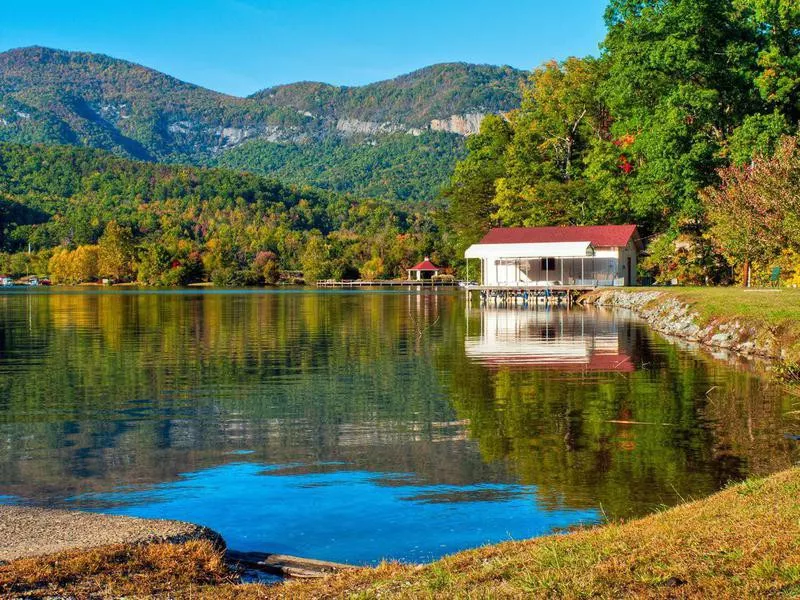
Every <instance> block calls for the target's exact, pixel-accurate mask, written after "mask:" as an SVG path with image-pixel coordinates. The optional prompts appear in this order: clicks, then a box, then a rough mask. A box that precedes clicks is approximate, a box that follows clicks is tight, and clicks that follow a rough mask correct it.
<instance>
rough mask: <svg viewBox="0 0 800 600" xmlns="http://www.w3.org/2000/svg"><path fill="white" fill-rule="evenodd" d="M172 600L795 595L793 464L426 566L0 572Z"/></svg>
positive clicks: (62, 564) (797, 526)
mask: <svg viewBox="0 0 800 600" xmlns="http://www.w3.org/2000/svg"><path fill="white" fill-rule="evenodd" d="M56 593H58V594H59V595H61V596H71V597H76V598H88V597H119V596H127V597H174V598H293V599H294V598H300V599H302V598H387V597H391V598H415V599H416V598H454V597H456V598H498V597H509V598H554V597H555V598H585V597H597V598H625V597H635V598H673V597H681V598H748V597H749V598H760V597H765V596H777V597H791V596H800V469H792V470H790V471H786V472H783V473H779V474H777V475H773V476H771V477H769V478H766V479H753V480H749V481H746V482H744V483H742V484H739V485H736V486H734V487H731V488H729V489H727V490H725V491H723V492H720V493H719V494H715V495H714V496H711V497H709V498H706V499H704V500H700V501H697V502H693V503H690V504H685V505H682V506H679V507H677V508H674V509H671V510H667V511H664V512H661V513H658V514H655V515H652V516H650V517H647V518H645V519H641V520H637V521H631V522H629V523H624V524H612V525H607V526H604V527H599V528H596V529H589V530H583V531H578V532H574V533H571V534H568V535H557V536H549V537H545V538H539V539H536V540H531V541H527V542H514V543H507V544H501V545H497V546H488V547H485V548H481V549H478V550H473V551H469V552H463V553H460V554H456V555H453V556H451V557H448V558H445V559H443V560H441V561H438V562H436V563H433V564H431V565H428V566H425V567H408V566H401V565H397V564H385V565H382V566H381V567H379V568H377V569H362V570H358V571H352V572H346V573H342V574H340V575H336V576H332V577H330V578H327V579H325V580H320V581H316V582H310V583H305V582H289V583H286V584H283V585H277V586H271V587H267V586H258V585H238V584H235V583H234V582H233V575H232V574H231V573H230V572H229V571H228V570H227V568H226V567H225V565H224V563H223V561H222V557H221V555H220V554H219V552H218V551H216V550H214V549H213V547H212V546H211V545H210V544H209V543H207V542H190V543H188V544H185V545H182V546H173V545H169V544H160V545H153V546H140V547H120V546H118V547H111V548H103V549H99V550H92V551H90V552H82V553H77V552H76V553H67V554H61V555H58V556H53V557H47V558H39V559H22V560H18V561H15V562H13V563H10V564H8V565H5V566H2V567H0V594H2V595H3V596H4V597H7V596H12V597H14V596H22V597H42V598H43V597H52V596H53V595H54V594H56Z"/></svg>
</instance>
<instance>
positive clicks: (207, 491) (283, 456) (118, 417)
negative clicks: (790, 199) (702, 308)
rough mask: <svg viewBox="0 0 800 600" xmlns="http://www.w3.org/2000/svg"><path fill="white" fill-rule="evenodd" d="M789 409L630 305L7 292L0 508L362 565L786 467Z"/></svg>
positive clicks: (455, 297)
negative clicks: (40, 510) (77, 514)
mask: <svg viewBox="0 0 800 600" xmlns="http://www.w3.org/2000/svg"><path fill="white" fill-rule="evenodd" d="M797 402H798V401H797V398H795V397H791V396H787V395H785V394H783V393H782V392H781V389H780V388H779V387H777V386H774V385H771V384H768V383H765V382H763V381H761V380H759V379H758V378H756V377H754V376H752V375H749V374H747V373H746V372H744V371H742V370H734V369H732V368H731V367H729V366H726V364H723V363H721V362H718V361H714V360H713V359H711V358H710V357H708V356H706V355H704V354H700V353H693V352H690V351H686V350H681V349H679V348H678V347H677V346H675V345H674V344H671V343H668V342H666V341H664V340H663V339H661V338H659V337H658V336H656V335H654V334H652V333H651V332H650V331H649V330H647V328H646V327H644V326H642V325H641V324H639V323H638V322H636V321H632V320H630V319H629V318H628V317H626V316H625V315H623V314H620V313H611V312H600V311H581V310H574V311H571V312H566V311H558V310H554V311H544V310H539V311H534V310H523V309H484V310H480V309H477V308H471V309H469V310H468V309H467V306H466V304H465V301H464V299H463V297H462V296H461V295H459V294H455V293H452V294H451V293H441V294H426V295H413V294H404V293H363V292H359V293H337V292H327V293H324V292H304V291H303V292H299V291H282V292H261V291H259V292H252V291H251V292H248V291H245V292H238V293H237V292H190V293H189V292H184V293H180V292H178V293H175V292H164V293H156V292H134V291H130V292H110V291H89V292H69V291H63V290H62V291H58V290H52V291H42V292H31V293H29V292H26V291H20V292H8V293H4V294H0V501H5V502H19V503H35V504H44V505H52V506H63V507H71V508H83V509H90V510H104V511H111V512H116V513H121V514H130V515H140V516H148V517H167V518H176V519H184V520H189V521H195V522H199V523H203V524H205V525H208V526H210V527H212V528H214V529H216V530H217V531H219V532H221V533H222V534H223V536H224V537H225V538H226V540H227V542H228V544H229V546H231V547H232V548H235V549H238V550H263V551H271V552H285V553H290V554H296V555H301V556H311V557H317V558H323V559H330V560H338V561H346V562H353V563H365V564H366V563H375V562H377V561H379V560H380V559H382V558H395V559H400V560H406V561H429V560H431V559H434V558H436V557H438V556H441V555H442V554H447V553H451V552H454V551H457V550H460V549H463V548H468V547H473V546H479V545H482V544H485V543H488V542H497V541H501V540H507V539H520V538H525V537H531V536H535V535H539V534H544V533H548V532H551V531H554V530H559V529H563V528H566V527H569V526H573V525H576V524H586V523H593V522H598V521H600V520H602V518H603V515H608V516H609V517H611V518H617V517H630V516H635V515H641V514H645V513H647V512H650V511H653V510H655V509H658V508H660V507H662V506H664V505H672V504H675V503H676V502H679V501H680V500H681V499H687V498H696V497H701V496H704V495H707V494H709V493H712V492H714V491H715V490H717V489H719V488H720V487H722V486H724V485H726V483H727V482H729V481H731V480H736V479H740V478H742V477H745V476H747V475H748V474H751V473H756V474H764V473H769V472H772V471H775V470H778V469H782V468H785V467H788V466H790V465H791V464H793V463H794V462H796V461H797V460H798V458H799V456H800V452H799V451H798V447H797V442H795V441H794V440H793V438H792V436H794V435H798V434H800V419H798V418H797V413H795V412H794V411H796V410H797V409H798V408H800V406H798V404H797Z"/></svg>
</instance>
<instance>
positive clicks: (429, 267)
mask: <svg viewBox="0 0 800 600" xmlns="http://www.w3.org/2000/svg"><path fill="white" fill-rule="evenodd" d="M409 271H441V269H440V268H439V267H437V266H436V265H435V264H433V263H432V262H431V261H430V260H429V259H427V258H426V259H425V260H423V261H422V262H421V263H419V264H418V265H417V266H415V267H411V268H410V269H409Z"/></svg>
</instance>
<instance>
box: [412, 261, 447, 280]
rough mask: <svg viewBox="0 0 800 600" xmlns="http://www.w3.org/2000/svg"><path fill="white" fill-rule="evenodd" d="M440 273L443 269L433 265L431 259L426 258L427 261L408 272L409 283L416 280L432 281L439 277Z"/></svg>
mask: <svg viewBox="0 0 800 600" xmlns="http://www.w3.org/2000/svg"><path fill="white" fill-rule="evenodd" d="M439 271H441V269H440V268H439V267H437V266H436V265H435V264H433V263H432V262H431V259H430V258H428V257H427V256H426V257H425V260H423V261H422V262H421V263H419V264H418V265H415V266H413V267H411V268H410V269H409V270H408V279H409V281H411V280H413V279H416V280H417V281H421V280H423V279H430V278H432V277H434V276H435V275H438V274H439ZM415 276H416V277H415Z"/></svg>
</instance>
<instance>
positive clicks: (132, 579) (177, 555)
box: [0, 541, 234, 598]
mask: <svg viewBox="0 0 800 600" xmlns="http://www.w3.org/2000/svg"><path fill="white" fill-rule="evenodd" d="M233 580H234V578H233V575H232V574H231V572H230V571H229V570H228V568H227V567H226V565H225V562H224V560H223V557H222V554H221V553H220V552H219V551H218V550H216V549H215V548H214V547H213V545H212V544H211V543H210V542H208V541H191V542H187V543H185V544H182V545H176V544H148V545H142V546H125V545H116V546H105V547H102V548H96V549H92V550H85V551H71V552H62V553H59V554H54V555H51V556H47V557H43V558H22V559H19V560H16V561H13V562H11V563H9V564H7V565H2V566H0V595H2V597H3V598H7V597H23V598H50V597H53V595H55V594H58V595H59V596H67V597H75V598H91V597H109V598H112V597H120V596H129V597H130V596H139V597H158V596H163V597H171V596H174V595H176V594H177V595H178V596H180V597H184V596H190V595H191V596H195V597H197V596H200V595H202V593H203V591H204V590H205V591H209V590H210V589H213V588H218V587H219V586H221V585H223V584H225V583H230V582H232V581H233ZM214 596H215V597H216V595H214Z"/></svg>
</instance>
